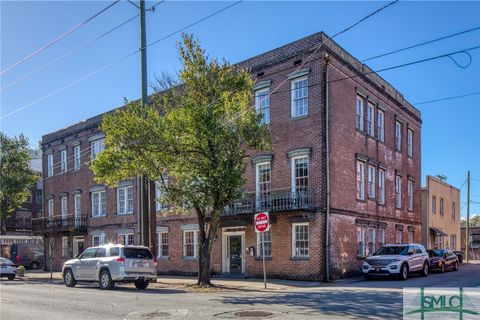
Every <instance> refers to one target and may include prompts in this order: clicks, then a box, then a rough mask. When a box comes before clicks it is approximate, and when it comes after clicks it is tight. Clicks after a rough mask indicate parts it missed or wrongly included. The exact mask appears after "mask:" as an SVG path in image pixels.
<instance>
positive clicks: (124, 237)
mask: <svg viewBox="0 0 480 320" xmlns="http://www.w3.org/2000/svg"><path fill="white" fill-rule="evenodd" d="M117 242H118V243H119V244H123V245H125V246H132V245H134V244H135V240H134V237H133V233H119V234H117Z"/></svg>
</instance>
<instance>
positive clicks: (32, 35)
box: [1, 1, 480, 214]
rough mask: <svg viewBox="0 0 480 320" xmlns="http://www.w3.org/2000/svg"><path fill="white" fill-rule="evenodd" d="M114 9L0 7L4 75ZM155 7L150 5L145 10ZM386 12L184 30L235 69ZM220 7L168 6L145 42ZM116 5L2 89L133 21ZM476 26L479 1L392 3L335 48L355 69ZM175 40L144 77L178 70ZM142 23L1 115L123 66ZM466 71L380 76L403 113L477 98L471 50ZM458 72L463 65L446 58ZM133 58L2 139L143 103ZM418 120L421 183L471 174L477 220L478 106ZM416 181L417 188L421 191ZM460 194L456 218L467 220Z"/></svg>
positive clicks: (421, 53) (261, 8) (333, 7)
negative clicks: (405, 104) (400, 98)
mask: <svg viewBox="0 0 480 320" xmlns="http://www.w3.org/2000/svg"><path fill="white" fill-rule="evenodd" d="M109 3H111V2H103V1H80V2H77V1H32V2H27V1H2V2H1V69H2V70H4V69H5V68H7V67H9V66H10V65H12V64H14V63H15V62H17V61H18V60H20V59H22V58H23V57H25V56H26V55H28V54H29V53H31V52H32V51H34V50H36V49H37V48H39V47H41V46H42V45H44V44H45V43H47V42H48V41H50V40H52V39H53V38H55V37H56V36H58V35H60V34H61V33H63V32H64V31H66V30H68V29H69V28H71V27H72V26H73V25H75V24H77V23H79V22H81V21H83V20H85V19H86V18H87V17H89V16H91V15H93V14H94V13H96V12H97V11H99V10H100V9H102V8H104V7H105V6H107V5H108V4H109ZM154 3H156V2H148V3H147V6H148V5H152V4H154ZM385 3H386V2H377V1H370V2H361V1H356V2H324V1H318V2H313V1H310V2H287V1H284V2H253V1H252V2H250V1H245V2H243V3H240V4H239V5H237V6H234V7H233V8H231V9H229V10H227V11H225V12H223V13H221V14H219V15H217V16H215V17H213V18H211V19H208V20H206V21H204V22H202V23H200V24H198V25H196V26H194V27H192V28H190V29H188V30H187V32H191V33H193V34H194V35H195V36H196V37H198V38H199V39H200V41H201V42H202V45H203V46H204V48H205V49H206V50H207V52H208V53H209V54H210V55H211V56H213V57H220V58H222V57H224V58H225V59H227V60H228V61H230V62H232V63H234V62H238V61H241V60H243V59H246V58H248V57H251V56H253V55H256V54H260V53H262V52H264V51H267V50H270V49H273V48H275V47H278V46H280V45H283V44H286V43H288V42H291V41H294V40H296V39H298V38H301V37H304V36H307V35H309V34H312V33H315V32H318V31H325V32H326V33H327V34H329V35H332V34H334V33H335V32H337V31H339V30H341V29H343V28H344V27H346V26H348V25H350V24H351V23H353V22H355V21H357V20H358V19H360V18H362V17H363V16H365V15H366V14H368V13H370V12H372V11H373V10H375V9H377V8H379V7H381V6H383V5H384V4H385ZM228 4H229V2H185V1H166V2H165V3H163V4H161V5H159V6H158V7H157V10H156V11H155V13H151V12H150V13H148V14H147V42H148V43H150V42H152V41H154V40H157V39H159V38H161V37H163V36H165V35H167V34H169V33H171V32H172V31H174V30H177V29H179V28H182V27H184V26H186V25H188V24H190V23H192V22H194V21H196V20H198V19H200V18H202V17H204V16H206V15H209V14H210V13H212V12H215V11H217V10H219V9H221V8H223V7H225V6H227V5H228ZM137 10H138V9H136V8H135V7H134V6H133V5H131V4H130V3H128V2H123V1H122V2H121V3H119V4H117V5H115V6H113V7H112V8H111V9H109V10H108V11H107V12H105V13H103V14H102V15H101V16H99V17H98V18H96V19H94V20H93V21H91V22H90V23H88V24H87V25H85V26H84V27H82V28H81V29H79V30H77V31H76V32H74V33H72V34H71V35H70V36H68V37H66V38H65V39H63V40H62V41H60V42H58V43H56V44H55V45H53V46H51V47H50V48H48V49H47V50H45V51H44V52H42V53H40V54H39V55H37V56H35V57H34V58H33V59H31V60H29V61H27V62H26V63H24V64H22V65H19V66H18V67H17V68H15V69H12V70H11V71H9V72H7V73H5V74H4V75H2V78H1V82H2V84H1V86H2V87H3V86H5V85H7V84H9V83H11V82H12V81H14V80H16V79H19V78H20V77H22V76H24V75H25V74H28V73H29V72H32V71H34V70H35V69H37V68H39V67H40V66H43V65H45V64H46V63H49V62H50V61H52V60H53V59H55V58H57V57H59V56H61V55H63V54H65V53H66V52H68V51H69V50H72V49H73V48H75V47H77V46H79V45H80V44H82V43H84V42H86V41H88V40H90V39H92V38H95V37H96V36H98V35H100V34H101V33H103V32H105V31H107V30H109V29H110V28H112V27H114V26H116V25H118V24H120V23H121V22H123V21H125V20H127V19H128V18H130V17H132V16H134V15H135V14H137ZM477 26H480V2H458V1H457V2H426V1H424V2H410V1H400V2H398V3H397V4H395V5H393V6H391V7H390V8H388V9H386V10H384V11H382V12H381V13H379V14H377V15H375V16H374V17H372V18H371V19H369V20H367V21H366V22H364V23H362V24H360V25H358V26H357V27H355V28H354V29H352V30H350V31H348V32H346V33H345V34H342V35H341V36H339V37H337V38H336V39H335V40H336V41H337V42H338V43H339V44H340V45H341V46H342V47H344V48H345V49H346V50H348V51H349V52H350V53H352V54H353V55H354V56H356V57H357V58H359V59H364V58H368V57H370V56H374V55H377V54H380V53H384V52H387V51H390V50H394V49H398V48H402V47H405V46H408V45H411V44H415V43H418V42H422V41H427V40H430V39H433V38H437V37H441V36H444V35H448V34H451V33H455V32H459V31H463V30H466V29H469V28H473V27H477ZM179 38H180V35H176V36H174V37H172V38H169V39H168V40H166V41H162V42H160V43H158V44H156V45H154V46H151V47H150V48H149V51H148V68H149V70H148V76H149V81H153V80H154V77H155V75H156V74H157V75H158V74H161V73H162V72H168V73H174V72H175V71H176V70H178V68H179V60H178V56H177V51H176V47H175V43H176V41H178V40H179ZM139 42H140V40H139V22H138V19H136V20H133V21H132V22H130V23H128V24H127V25H125V26H123V27H122V28H120V29H118V30H117V31H115V32H114V33H112V34H110V35H108V36H106V37H105V38H103V39H101V40H99V41H97V42H95V43H93V44H92V45H91V46H89V47H87V48H84V49H82V50H80V51H79V52H77V53H76V54H74V55H72V56H70V57H68V58H66V59H65V60H63V61H61V62H59V63H58V64H56V65H54V66H52V67H50V68H48V69H47V70H45V71H43V72H40V73H38V74H36V75H34V76H32V77H31V78H29V79H27V80H25V81H22V82H20V83H18V84H16V85H14V86H11V87H9V88H7V89H5V90H3V91H2V92H1V109H2V110H1V114H2V115H4V114H7V113H8V112H11V111H13V110H15V109H17V108H19V107H22V106H24V105H26V104H29V103H30V102H32V101H35V100H37V99H38V98H41V97H43V96H46V95H48V94H50V93H51V92H54V91H55V90H57V89H59V88H61V87H63V86H65V85H67V84H69V83H71V82H73V81H75V80H77V79H79V78H81V77H83V76H85V75H87V74H89V73H91V72H93V71H95V70H97V69H99V68H101V67H103V66H105V65H108V64H109V63H111V62H113V61H116V60H117V59H120V58H121V57H123V56H125V55H127V54H129V53H131V52H133V51H135V50H136V49H138V48H139ZM477 45H480V31H476V32H471V33H468V34H464V35H461V36H458V37H455V38H451V39H448V40H445V41H441V42H437V43H434V44H431V45H427V46H423V47H419V48H416V49H413V50H409V51H406V52H402V53H399V54H395V55H392V56H388V57H385V58H380V59H376V60H372V61H369V62H368V65H369V66H370V67H372V68H373V69H374V70H375V69H380V68H384V67H389V66H393V65H397V64H402V63H405V62H410V61H414V60H419V59H423V58H428V57H432V56H436V55H440V54H444V53H449V52H453V51H457V50H461V49H465V48H469V47H474V46H477ZM470 54H471V56H472V63H471V65H470V66H469V67H468V68H466V69H461V68H459V67H457V66H456V65H455V64H454V63H453V62H451V61H450V60H449V59H446V58H444V59H439V60H435V61H431V62H427V63H423V64H417V65H414V66H410V67H406V68H400V69H396V70H392V71H387V72H384V73H381V75H382V76H383V77H384V78H385V79H386V80H387V81H389V82H390V83H391V84H392V85H393V86H395V87H396V88H397V89H398V90H399V91H400V92H402V93H403V94H404V96H405V97H406V99H407V100H409V101H410V102H412V103H415V102H420V101H425V100H431V99H436V98H442V97H449V96H455V95H460V94H466V93H470V92H478V91H480V50H475V51H471V52H470ZM454 58H455V59H456V60H457V61H458V62H459V63H461V64H465V63H467V62H468V59H467V57H466V56H465V55H456V56H455V57H454ZM139 59H140V57H139V55H135V56H133V57H130V58H128V59H126V60H125V61H123V62H121V63H118V64H116V65H114V66H112V67H111V68H108V69H106V70H104V71H102V72H100V73H98V74H96V75H95V76H93V77H91V78H89V79H87V80H85V81H82V82H79V83H78V84H76V85H74V86H72V87H70V88H68V89H66V90H64V91H62V92H60V93H58V94H55V95H52V96H51V97H49V98H47V99H45V100H43V101H41V102H39V103H36V104H34V105H32V106H30V107H28V108H26V109H25V110H23V111H21V112H18V113H15V114H13V115H11V116H9V117H7V118H5V119H3V120H2V121H1V130H2V131H4V132H6V133H7V134H8V135H18V134H20V133H24V134H25V135H26V136H27V137H28V138H29V139H30V143H31V145H32V146H34V145H36V143H37V141H39V140H40V139H41V136H42V135H43V134H45V133H49V132H52V131H56V130H58V129H60V128H63V127H65V126H68V125H70V124H73V123H75V122H78V121H80V120H82V119H85V118H88V117H91V116H94V115H97V114H99V113H101V112H104V111H106V110H110V109H112V108H115V107H117V106H120V105H121V104H122V103H123V101H124V98H127V99H136V98H138V97H139V95H140V79H139ZM418 109H420V111H421V112H422V119H423V127H422V176H425V175H427V174H431V175H436V174H444V175H446V176H447V177H448V182H449V183H451V184H453V185H455V186H457V187H460V186H462V184H463V183H464V181H465V177H466V172H467V170H470V171H471V175H472V188H471V190H472V192H471V194H472V201H475V202H477V203H472V206H471V208H472V211H471V212H472V213H479V212H480V125H479V124H480V95H476V96H470V97H465V98H461V99H455V100H447V101H443V102H438V103H432V104H424V105H419V106H418ZM423 184H424V179H422V185H423ZM465 189H466V187H465V186H464V187H463V188H462V200H461V201H462V204H461V207H462V214H464V213H465V203H464V202H465V201H466V197H465V194H466V193H465Z"/></svg>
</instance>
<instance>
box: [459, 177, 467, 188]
mask: <svg viewBox="0 0 480 320" xmlns="http://www.w3.org/2000/svg"><path fill="white" fill-rule="evenodd" d="M466 183H467V179H465V181H464V182H463V184H462V186H461V187H460V188H458V190H462V188H463V187H464V186H465V184H466Z"/></svg>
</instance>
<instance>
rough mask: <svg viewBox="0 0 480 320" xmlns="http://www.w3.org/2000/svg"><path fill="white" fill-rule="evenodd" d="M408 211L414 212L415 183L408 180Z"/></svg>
mask: <svg viewBox="0 0 480 320" xmlns="http://www.w3.org/2000/svg"><path fill="white" fill-rule="evenodd" d="M407 195H408V210H409V211H413V181H412V180H408V184H407Z"/></svg>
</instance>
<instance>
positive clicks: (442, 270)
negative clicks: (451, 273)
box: [440, 263, 445, 273]
mask: <svg viewBox="0 0 480 320" xmlns="http://www.w3.org/2000/svg"><path fill="white" fill-rule="evenodd" d="M440 272H441V273H445V263H442V266H441V267H440Z"/></svg>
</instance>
